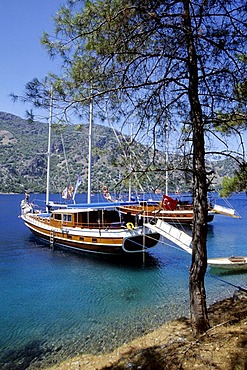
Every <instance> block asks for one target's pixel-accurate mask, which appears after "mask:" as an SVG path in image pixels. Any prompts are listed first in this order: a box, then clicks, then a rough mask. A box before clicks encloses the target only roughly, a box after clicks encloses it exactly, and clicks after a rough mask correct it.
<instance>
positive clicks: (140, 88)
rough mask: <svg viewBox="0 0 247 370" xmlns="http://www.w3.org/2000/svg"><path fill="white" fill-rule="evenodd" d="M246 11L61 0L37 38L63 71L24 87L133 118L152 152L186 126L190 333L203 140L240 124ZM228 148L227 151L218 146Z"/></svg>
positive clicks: (199, 324) (202, 196)
mask: <svg viewBox="0 0 247 370" xmlns="http://www.w3.org/2000/svg"><path fill="white" fill-rule="evenodd" d="M246 10H247V6H246V4H245V3H243V2H242V1H240V0H236V1H235V2H234V3H233V2H231V1H228V0H206V1H202V0H198V1H196V0H195V1H191V0H169V1H161V0H149V1H148V0H127V1H123V0H105V1H102V0H94V1H93V0H92V1H90V0H85V1H82V0H68V1H67V3H66V5H65V6H62V7H61V9H60V10H59V12H58V13H57V15H56V16H55V17H54V22H55V30H54V34H53V35H51V36H50V35H48V34H44V36H43V40H42V43H43V44H44V45H45V47H46V48H47V50H48V52H49V54H50V55H51V56H52V57H56V56H59V57H60V58H61V61H62V74H61V75H59V76H58V75H54V74H51V75H50V76H49V77H48V78H47V79H46V81H44V82H45V84H44V83H41V84H40V85H39V82H37V81H36V83H34V84H33V85H29V86H27V94H29V96H28V95H27V96H28V98H29V99H31V100H32V99H33V101H34V102H35V104H42V103H43V99H44V96H45V91H47V83H48V85H52V86H53V89H54V91H55V101H56V100H57V101H58V102H59V104H60V106H61V107H63V110H64V112H65V113H66V112H67V111H68V109H70V108H71V107H73V108H74V109H76V110H78V112H81V110H82V108H83V107H84V106H85V104H87V103H88V101H89V99H91V98H93V99H94V102H95V105H96V106H97V107H98V108H99V110H98V111H100V109H101V112H102V113H101V114H102V117H103V116H105V112H106V111H107V114H108V115H110V117H111V119H112V120H118V122H119V124H124V123H125V122H128V121H130V120H131V121H134V122H135V123H136V132H139V130H144V129H145V130H147V131H148V132H151V133H152V134H153V143H154V148H155V147H156V145H157V143H156V139H157V134H159V133H160V134H161V135H163V133H164V131H165V129H166V128H167V121H169V127H170V129H171V128H173V127H181V128H182V127H184V128H186V129H184V130H181V132H183V134H182V135H181V137H180V145H185V144H186V146H187V147H188V150H187V154H188V155H189V154H192V155H193V161H192V163H193V166H192V171H193V196H194V211H195V212H194V214H195V216H194V222H193V254H192V266H191V270H190V292H191V318H192V323H193V327H194V331H195V332H196V333H197V334H198V333H200V332H203V331H205V330H206V329H207V328H208V320H207V312H206V295H205V289H204V275H205V271H206V266H207V252H206V233H207V230H206V217H207V172H206V169H205V156H206V154H207V147H206V142H207V140H208V138H211V140H213V139H214V138H215V137H217V138H220V139H221V141H222V142H223V141H224V140H223V139H222V133H224V132H226V130H225V128H224V127H227V129H228V131H229V130H230V131H231V132H234V131H235V132H237V133H239V129H240V127H241V125H242V122H243V116H242V115H241V114H240V111H241V110H240V100H239V98H240V97H241V96H242V95H243V91H244V86H245V81H246V63H245V53H246V35H247V32H246V24H247V22H246V14H247V12H246ZM34 82H35V81H34ZM44 86H45V90H43V92H42V89H44ZM36 89H37V90H36ZM40 92H41V93H40ZM33 93H34V94H33ZM32 94H33V95H32ZM133 117H134V118H133ZM229 117H234V120H235V123H234V125H232V123H231V120H230V118H229ZM240 122H241V124H240ZM244 122H246V121H245V118H244ZM244 125H245V123H244ZM216 127H217V128H218V132H217V131H216V130H215V128H216ZM220 131H221V132H220ZM205 138H206V139H207V140H206V142H205ZM223 138H224V137H223ZM154 152H155V151H154ZM226 152H228V153H229V152H230V153H233V152H234V150H233V149H232V148H231V147H229V146H226ZM240 154H241V153H240ZM242 154H243V153H242Z"/></svg>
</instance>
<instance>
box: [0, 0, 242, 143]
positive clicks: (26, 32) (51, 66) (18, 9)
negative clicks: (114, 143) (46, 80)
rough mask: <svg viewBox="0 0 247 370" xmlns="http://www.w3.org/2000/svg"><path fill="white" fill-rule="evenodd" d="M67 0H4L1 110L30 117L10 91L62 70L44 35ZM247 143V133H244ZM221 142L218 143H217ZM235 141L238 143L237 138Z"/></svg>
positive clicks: (1, 11) (0, 17) (1, 1)
mask: <svg viewBox="0 0 247 370" xmlns="http://www.w3.org/2000/svg"><path fill="white" fill-rule="evenodd" d="M65 3H66V0H0V49H1V56H0V111H3V112H8V113H12V114H15V115H17V116H20V117H23V118H26V115H25V111H26V110H27V109H30V106H28V105H26V104H23V103H21V102H19V103H13V102H12V100H11V98H10V97H9V94H10V93H12V92H13V93H15V94H17V95H22V93H23V91H24V88H25V84H26V83H27V82H29V81H31V80H32V79H33V78H34V77H37V78H42V77H43V76H45V75H46V74H47V73H49V72H52V71H54V72H56V71H58V70H59V61H58V60H57V61H56V59H55V60H53V61H52V60H51V59H50V58H49V56H48V54H47V52H46V50H45V48H44V47H43V46H41V44H40V38H41V36H42V34H43V32H44V31H46V32H48V33H51V32H52V30H53V25H54V24H53V20H52V16H54V15H55V14H56V12H57V10H58V9H59V7H60V5H62V4H65ZM244 140H245V144H246V143H247V133H246V134H245V135H244ZM218 145H219V143H217V146H218ZM232 145H234V147H235V146H236V143H235V142H234V140H233V141H232Z"/></svg>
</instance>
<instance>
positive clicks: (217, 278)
mask: <svg viewBox="0 0 247 370" xmlns="http://www.w3.org/2000/svg"><path fill="white" fill-rule="evenodd" d="M207 275H209V276H210V277H212V278H214V279H216V280H219V281H221V282H222V283H225V284H228V285H231V286H233V287H234V288H237V289H238V290H241V291H243V292H245V293H247V289H245V288H242V287H241V286H240V285H235V284H232V283H229V281H226V280H223V279H221V278H219V277H217V276H215V275H212V274H209V273H207Z"/></svg>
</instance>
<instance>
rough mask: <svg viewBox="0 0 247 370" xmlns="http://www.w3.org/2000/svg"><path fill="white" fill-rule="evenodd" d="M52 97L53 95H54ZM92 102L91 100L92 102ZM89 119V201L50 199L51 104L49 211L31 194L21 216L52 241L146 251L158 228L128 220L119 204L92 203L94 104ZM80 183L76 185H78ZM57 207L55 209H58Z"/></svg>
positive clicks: (92, 249) (116, 251) (103, 250)
mask: <svg viewBox="0 0 247 370" xmlns="http://www.w3.org/2000/svg"><path fill="white" fill-rule="evenodd" d="M51 100H52V99H51ZM91 104H92V102H91ZM91 104H90V123H89V164H88V204H82V205H78V204H67V205H60V206H58V205H56V207H54V203H53V202H50V200H49V174H50V157H51V131H52V130H51V126H52V104H51V109H50V120H49V135H48V153H47V157H48V161H47V187H46V212H42V211H35V210H34V208H33V206H32V203H30V202H29V197H26V198H25V199H24V200H23V201H22V202H21V216H20V217H21V219H22V220H23V221H24V223H25V225H26V226H27V227H28V228H29V229H30V231H31V232H32V233H33V234H34V235H36V236H37V237H39V238H41V239H42V240H43V241H45V242H47V243H49V244H50V245H51V247H53V248H54V247H55V246H59V247H62V248H66V249H72V250H76V251H81V252H88V253H96V254H107V255H123V254H125V255H126V254H128V253H143V252H145V251H146V250H147V249H148V248H151V247H153V246H155V245H156V244H157V242H158V240H159V238H160V234H159V233H158V232H157V231H153V230H151V229H150V228H148V227H145V226H143V227H142V226H137V225H136V224H135V223H130V222H128V221H126V219H125V217H123V216H122V215H121V214H120V213H119V211H118V210H117V209H116V206H117V205H116V204H109V203H107V204H92V203H91V198H90V196H91V166H92V164H91V140H92V138H91V132H92V127H91V126H92V105H91ZM77 185H78V183H77V184H76V186H75V189H77V187H78V186H77ZM75 191H76V190H74V194H73V198H72V199H73V200H74V201H75ZM55 208H56V209H55Z"/></svg>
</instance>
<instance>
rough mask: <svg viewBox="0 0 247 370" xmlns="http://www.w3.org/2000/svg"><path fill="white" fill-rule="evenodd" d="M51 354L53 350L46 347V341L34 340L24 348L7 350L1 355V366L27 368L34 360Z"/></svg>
mask: <svg viewBox="0 0 247 370" xmlns="http://www.w3.org/2000/svg"><path fill="white" fill-rule="evenodd" d="M50 354H51V350H49V348H45V347H44V342H42V341H32V342H30V343H28V344H27V345H25V346H24V347H22V348H21V347H20V348H19V349H16V350H11V351H8V352H6V353H5V354H4V355H3V356H2V357H0V366H1V369H2V370H25V369H27V368H29V367H30V365H31V364H32V363H33V361H34V360H35V361H39V360H41V359H44V357H45V356H47V355H50Z"/></svg>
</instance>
